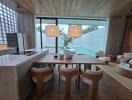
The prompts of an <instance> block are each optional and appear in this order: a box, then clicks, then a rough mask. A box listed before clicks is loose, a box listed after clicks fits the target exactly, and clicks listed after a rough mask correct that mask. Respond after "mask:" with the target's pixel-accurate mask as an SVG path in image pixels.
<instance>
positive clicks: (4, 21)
mask: <svg viewBox="0 0 132 100" xmlns="http://www.w3.org/2000/svg"><path fill="white" fill-rule="evenodd" d="M16 32H17V13H16V12H15V11H14V10H12V9H10V8H9V7H8V6H6V5H5V4H3V3H1V2H0V44H7V39H6V33H16Z"/></svg>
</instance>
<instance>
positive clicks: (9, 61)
mask: <svg viewBox="0 0 132 100" xmlns="http://www.w3.org/2000/svg"><path fill="white" fill-rule="evenodd" d="M45 51H47V49H43V50H35V52H36V53H34V54H32V55H30V56H27V55H17V54H14V55H13V54H12V55H10V54H7V55H2V56H0V67H14V66H17V65H19V64H21V63H23V62H25V61H27V60H30V59H31V58H33V57H35V56H37V55H39V54H41V53H42V52H45Z"/></svg>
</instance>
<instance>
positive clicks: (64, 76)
mask: <svg viewBox="0 0 132 100" xmlns="http://www.w3.org/2000/svg"><path fill="white" fill-rule="evenodd" d="M78 75H79V70H78V68H68V67H67V68H60V77H61V80H62V81H64V82H65V94H66V96H71V82H72V81H73V80H76V79H77V78H78Z"/></svg>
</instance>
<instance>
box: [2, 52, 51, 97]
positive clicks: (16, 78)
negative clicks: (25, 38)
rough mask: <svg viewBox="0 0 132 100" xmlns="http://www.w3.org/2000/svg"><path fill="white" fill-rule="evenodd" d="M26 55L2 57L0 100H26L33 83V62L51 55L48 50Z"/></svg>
mask: <svg viewBox="0 0 132 100" xmlns="http://www.w3.org/2000/svg"><path fill="white" fill-rule="evenodd" d="M35 51H36V53H35V54H33V55H30V56H26V55H9V54H8V55H3V56H0V100H25V99H26V98H27V96H28V95H29V94H30V92H31V90H32V88H33V83H32V79H31V73H30V69H31V67H32V65H33V62H34V61H36V60H37V59H39V58H41V57H43V56H45V55H46V54H48V53H49V51H48V50H47V49H43V50H35Z"/></svg>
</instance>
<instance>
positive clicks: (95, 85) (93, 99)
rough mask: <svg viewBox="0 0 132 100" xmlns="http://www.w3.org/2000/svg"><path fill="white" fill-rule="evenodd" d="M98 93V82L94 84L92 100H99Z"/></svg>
mask: <svg viewBox="0 0 132 100" xmlns="http://www.w3.org/2000/svg"><path fill="white" fill-rule="evenodd" d="M97 93H98V82H93V84H92V88H91V93H90V95H91V100H97Z"/></svg>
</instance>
